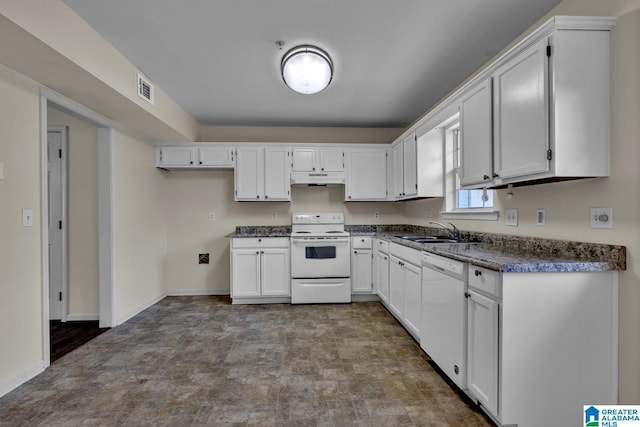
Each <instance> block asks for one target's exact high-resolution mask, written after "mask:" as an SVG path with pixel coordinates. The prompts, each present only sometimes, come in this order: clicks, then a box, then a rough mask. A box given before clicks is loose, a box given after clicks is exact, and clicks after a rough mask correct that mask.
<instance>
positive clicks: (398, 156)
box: [391, 129, 444, 200]
mask: <svg viewBox="0 0 640 427" xmlns="http://www.w3.org/2000/svg"><path fill="white" fill-rule="evenodd" d="M435 131H436V132H427V133H424V134H422V135H421V136H418V133H416V132H412V133H410V134H409V136H406V137H404V138H402V139H401V140H398V141H396V142H394V144H393V146H392V149H391V155H392V158H393V161H392V164H393V186H392V188H393V195H392V198H391V199H392V200H408V199H414V198H418V197H443V196H444V167H443V165H444V157H443V156H444V147H443V144H442V134H441V133H440V131H439V130H437V129H436V130H435Z"/></svg>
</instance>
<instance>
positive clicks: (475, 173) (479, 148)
mask: <svg viewBox="0 0 640 427" xmlns="http://www.w3.org/2000/svg"><path fill="white" fill-rule="evenodd" d="M491 100H492V90H491V79H486V80H484V81H482V82H480V83H479V84H478V85H476V86H474V87H472V88H471V89H470V90H468V91H467V92H465V93H464V94H463V95H462V99H461V101H460V153H461V158H460V166H461V167H460V170H461V173H460V184H461V185H474V184H484V183H490V182H491V180H492V179H493V129H492V122H491V114H492V103H491Z"/></svg>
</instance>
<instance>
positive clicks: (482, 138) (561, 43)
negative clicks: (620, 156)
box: [460, 17, 615, 188]
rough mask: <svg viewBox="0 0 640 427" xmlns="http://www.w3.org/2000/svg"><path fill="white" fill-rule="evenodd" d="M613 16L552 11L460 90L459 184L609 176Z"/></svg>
mask: <svg viewBox="0 0 640 427" xmlns="http://www.w3.org/2000/svg"><path fill="white" fill-rule="evenodd" d="M614 22H615V19H612V18H600V17H595V18H581V17H555V18H553V20H551V21H549V22H548V23H547V24H545V26H543V27H542V28H541V29H540V30H538V31H537V32H536V33H534V34H532V35H531V36H530V37H528V38H526V39H525V40H523V42H521V43H520V44H519V45H518V46H516V47H514V48H513V49H512V51H510V52H509V53H508V54H507V55H506V56H505V58H504V59H502V60H500V61H499V62H498V63H497V64H496V65H495V67H494V68H493V69H492V72H491V75H490V76H489V77H488V78H487V80H486V81H483V82H481V83H479V84H477V85H476V86H474V87H473V88H472V89H471V90H469V91H468V92H465V94H463V95H462V98H461V100H460V110H461V150H462V154H461V156H462V157H461V159H462V166H461V176H462V186H463V187H465V188H479V187H500V186H503V185H506V184H517V183H526V182H527V181H534V182H536V181H540V180H550V179H573V178H581V177H602V176H608V175H609V145H610V144H609V64H610V61H609V31H608V30H609V29H610V28H611V27H612V26H613V24H614ZM489 90H490V91H491V100H490V102H491V107H492V109H491V110H488V109H487V103H488V101H489ZM488 126H491V132H489V129H488ZM491 152H493V165H492V167H490V166H489V162H488V160H487V159H486V154H487V153H491Z"/></svg>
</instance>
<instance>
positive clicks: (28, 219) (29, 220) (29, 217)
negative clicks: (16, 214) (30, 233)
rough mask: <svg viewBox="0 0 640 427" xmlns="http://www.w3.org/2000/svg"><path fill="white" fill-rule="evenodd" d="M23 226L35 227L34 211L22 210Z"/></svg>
mask: <svg viewBox="0 0 640 427" xmlns="http://www.w3.org/2000/svg"><path fill="white" fill-rule="evenodd" d="M22 226H23V227H33V209H22Z"/></svg>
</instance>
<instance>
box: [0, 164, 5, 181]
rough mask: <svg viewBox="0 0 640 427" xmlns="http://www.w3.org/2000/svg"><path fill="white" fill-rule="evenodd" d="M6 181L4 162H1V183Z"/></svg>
mask: <svg viewBox="0 0 640 427" xmlns="http://www.w3.org/2000/svg"><path fill="white" fill-rule="evenodd" d="M3 179H4V162H0V181H2V180H3Z"/></svg>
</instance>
